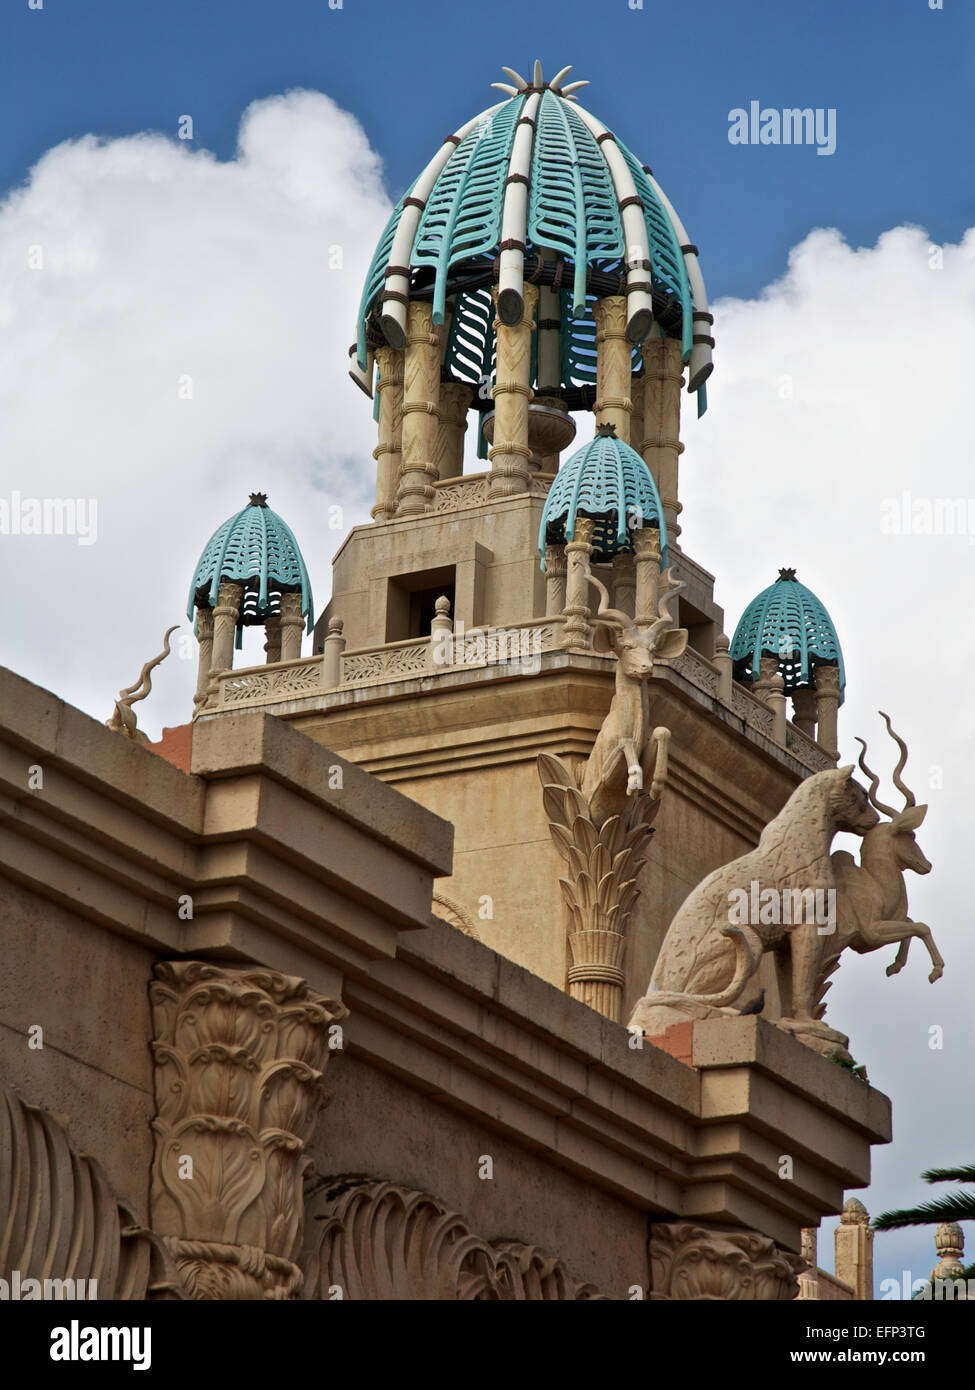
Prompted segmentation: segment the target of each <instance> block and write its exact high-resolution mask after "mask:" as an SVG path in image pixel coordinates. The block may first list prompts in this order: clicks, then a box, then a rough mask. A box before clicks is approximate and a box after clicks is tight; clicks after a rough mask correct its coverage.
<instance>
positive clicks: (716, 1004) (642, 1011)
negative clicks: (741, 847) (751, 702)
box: [629, 765, 879, 1051]
mask: <svg viewBox="0 0 975 1390" xmlns="http://www.w3.org/2000/svg"><path fill="white" fill-rule="evenodd" d="M852 772H853V767H852V765H851V766H848V767H842V768H836V769H833V770H830V771H826V772H818V773H816V774H814V775H813V776H812V777H808V778H807V779H806V780H805V781H804V782H802V783H800V785H799V786H798V787H797V788H796V790H795V791H794V792H793V793H792V795H791V796H790V798H789V800H788V801H787V802H786V804H785V806H784V807H783V808H782V810H781V811H780V812H779V814H778V815H777V816H776V817H775V818H774V819H773V820H772V821H770V822H769V824H768V825H767V826H766V827H765V829H764V830H763V831H762V835H761V838H760V840H759V842H758V846H757V848H756V849H754V850H752V851H750V853H748V854H745V855H742V857H741V858H739V859H735V860H733V861H732V863H730V864H725V865H723V866H722V867H721V868H719V869H716V870H715V871H714V872H713V873H711V874H709V875H708V876H707V878H705V879H704V881H703V882H702V883H700V884H699V885H698V886H697V888H695V889H694V891H693V892H692V893H691V894H690V896H689V897H688V898H687V899H686V900H685V902H684V903H683V905H682V906H681V907H680V908H679V909H678V911H677V914H676V916H675V917H674V919H673V921H672V922H671V924H670V926H669V928H668V930H667V934H666V936H665V937H664V942H663V945H662V946H661V949H660V955H659V956H658V957H657V963H656V965H655V966H654V970H653V975H652V976H651V979H650V986H649V989H648V991H647V993H646V995H645V996H644V997H643V998H642V999H641V1000H640V1001H639V1002H638V1003H637V1005H636V1008H635V1010H634V1012H633V1016H632V1018H631V1020H630V1025H629V1026H630V1027H631V1028H640V1029H642V1030H644V1031H645V1032H646V1033H648V1034H649V1035H650V1036H654V1035H657V1034H659V1033H662V1032H663V1031H664V1030H665V1029H666V1028H667V1027H669V1026H670V1025H671V1024H674V1023H680V1022H686V1021H687V1020H688V1019H700V1018H710V1017H715V1016H718V1015H719V1014H720V1013H722V1012H725V1013H728V1012H731V1013H758V1012H760V1011H761V1008H762V1002H763V991H761V990H760V989H759V985H758V978H757V977H758V968H759V964H760V962H761V958H762V955H763V954H764V953H765V952H766V951H773V950H787V951H788V956H789V965H790V973H791V983H792V999H791V1017H790V1018H788V1019H781V1020H779V1026H780V1027H783V1028H785V1029H786V1030H787V1031H790V1032H794V1033H796V1034H797V1035H798V1036H800V1037H801V1038H802V1040H803V1041H804V1042H807V1043H808V1044H809V1045H810V1046H812V1047H815V1048H816V1049H817V1050H820V1051H833V1050H841V1049H842V1048H843V1047H844V1046H845V1043H846V1041H847V1040H846V1039H845V1038H844V1036H843V1035H842V1034H839V1033H835V1032H834V1031H833V1030H832V1029H829V1028H827V1027H826V1025H825V1024H823V1023H822V1022H821V1021H820V1020H819V1019H818V1018H816V1016H815V1014H814V1005H815V1000H816V990H817V984H818V980H819V969H820V956H821V953H822V949H823V947H822V943H823V941H824V939H828V938H827V937H824V934H823V932H822V931H821V930H820V928H821V927H823V928H828V927H829V918H828V914H829V912H830V902H831V899H830V897H829V894H830V893H831V892H833V893H835V882H834V877H833V866H832V864H831V861H830V857H829V849H830V844H831V842H832V839H833V836H834V835H835V834H836V832H837V831H838V830H847V831H850V832H852V833H853V834H858V835H864V834H865V833H866V832H867V831H869V830H870V828H871V827H872V826H874V825H876V824H877V821H878V819H879V817H878V815H877V812H876V811H875V810H874V808H873V807H872V806H871V805H870V803H869V802H868V800H867V793H866V792H865V791H864V789H863V788H862V787H861V786H860V785H859V784H858V783H857V782H854V781H853V780H852V777H851V773H852ZM834 910H835V908H834ZM834 929H835V919H834Z"/></svg>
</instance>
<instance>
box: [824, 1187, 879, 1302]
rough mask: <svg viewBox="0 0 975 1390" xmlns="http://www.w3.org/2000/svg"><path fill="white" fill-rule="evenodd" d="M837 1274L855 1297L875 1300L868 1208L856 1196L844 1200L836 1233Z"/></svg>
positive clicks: (834, 1238) (871, 1239)
mask: <svg viewBox="0 0 975 1390" xmlns="http://www.w3.org/2000/svg"><path fill="white" fill-rule="evenodd" d="M833 1253H834V1257H835V1261H836V1263H835V1269H836V1277H837V1279H839V1280H840V1282H841V1283H843V1284H848V1285H849V1286H850V1288H851V1289H852V1290H853V1297H854V1298H865V1299H871V1300H872V1299H873V1231H872V1230H871V1229H870V1217H869V1215H868V1213H867V1209H866V1207H865V1206H864V1205H863V1203H862V1202H861V1201H860V1200H859V1198H857V1197H847V1199H846V1201H845V1202H844V1203H843V1213H842V1215H841V1216H840V1224H839V1225H838V1226H837V1228H836V1230H835V1231H834V1232H833Z"/></svg>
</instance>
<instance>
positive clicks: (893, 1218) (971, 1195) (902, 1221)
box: [873, 1192, 975, 1231]
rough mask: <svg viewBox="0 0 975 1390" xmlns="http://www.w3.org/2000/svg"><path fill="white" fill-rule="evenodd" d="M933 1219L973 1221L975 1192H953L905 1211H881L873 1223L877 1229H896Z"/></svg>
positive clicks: (917, 1224) (923, 1223)
mask: <svg viewBox="0 0 975 1390" xmlns="http://www.w3.org/2000/svg"><path fill="white" fill-rule="evenodd" d="M935 1221H975V1192H953V1193H951V1194H950V1195H949V1196H947V1197H939V1198H938V1199H937V1200H936V1201H934V1202H924V1203H923V1204H922V1205H921V1206H919V1207H911V1208H909V1209H908V1210H906V1211H885V1212H881V1214H880V1215H879V1216H878V1217H876V1218H875V1220H874V1223H873V1225H874V1230H877V1231H896V1230H900V1229H901V1227H903V1226H930V1225H931V1224H932V1223H933V1222H935Z"/></svg>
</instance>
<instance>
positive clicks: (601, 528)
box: [538, 425, 669, 570]
mask: <svg viewBox="0 0 975 1390" xmlns="http://www.w3.org/2000/svg"><path fill="white" fill-rule="evenodd" d="M577 516H586V517H590V518H591V519H592V520H593V521H594V522H595V523H596V524H595V528H594V532H593V552H592V558H593V560H594V561H596V562H597V563H598V562H599V561H601V560H611V559H612V557H613V556H614V555H616V554H617V553H618V552H619V551H621V550H624V551H629V550H632V549H633V540H632V534H631V533H632V530H633V527H634V523H635V524H636V525H638V526H655V527H657V528H658V530H659V531H660V554H661V565H662V566H663V568H664V569H666V568H667V565H668V563H669V560H668V558H667V523H666V522H665V520H664V509H663V506H662V504H661V501H660V494H659V492H658V491H657V485H656V483H655V482H654V481H653V474H652V473H651V472H650V469H649V468H648V467H647V465H646V464H645V463H644V462H643V459H642V458H641V457H640V455H639V454H638V453H637V451H636V450H635V449H631V448H630V446H629V444H624V443H623V441H622V439H617V437H616V430H615V427H614V426H613V425H600V426H599V429H598V432H597V434H596V437H595V439H591V440H590V441H589V443H588V444H585V445H583V447H582V448H581V449H577V450H576V452H575V453H574V454H573V455H572V456H571V458H569V459H567V461H566V462H565V463H564V464H563V465H562V467H561V468H560V469H559V471H558V473H557V474H556V475H555V481H554V482H553V484H552V486H551V487H550V488H549V491H548V496H547V497H546V498H545V506H544V507H543V508H542V522H541V526H540V527H539V529H538V551H539V554H540V555H541V557H542V569H543V570H544V568H545V547H546V545H564V544H565V542H566V541H571V540H572V539H573V538H574V536H575V524H576V517H577Z"/></svg>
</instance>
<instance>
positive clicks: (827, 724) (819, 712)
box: [816, 664, 840, 756]
mask: <svg viewBox="0 0 975 1390" xmlns="http://www.w3.org/2000/svg"><path fill="white" fill-rule="evenodd" d="M839 705H840V669H839V667H838V666H825V665H822V664H820V665H819V666H817V667H816V723H817V726H818V734H817V738H818V740H819V743H820V745H821V746H822V747H823V748H825V749H826V752H827V753H832V754H833V755H834V756H835V754H836V753H838V751H839V744H838V741H837V730H836V715H837V711H838V709H839Z"/></svg>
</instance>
